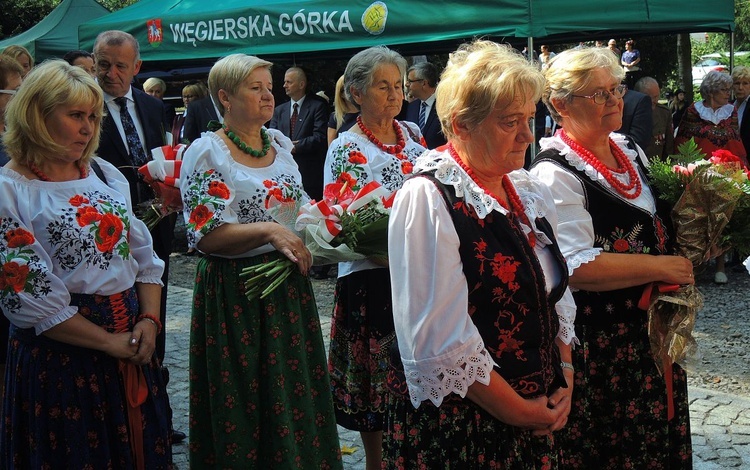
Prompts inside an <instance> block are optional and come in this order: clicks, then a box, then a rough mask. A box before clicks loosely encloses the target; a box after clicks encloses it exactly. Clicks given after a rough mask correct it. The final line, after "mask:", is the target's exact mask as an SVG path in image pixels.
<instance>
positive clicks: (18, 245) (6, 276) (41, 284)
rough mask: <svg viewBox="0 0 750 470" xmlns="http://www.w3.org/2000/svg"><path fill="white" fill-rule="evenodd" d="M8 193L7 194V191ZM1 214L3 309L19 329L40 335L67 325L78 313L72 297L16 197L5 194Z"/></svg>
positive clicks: (0, 298)
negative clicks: (22, 214) (17, 205)
mask: <svg viewBox="0 0 750 470" xmlns="http://www.w3.org/2000/svg"><path fill="white" fill-rule="evenodd" d="M3 192H5V191H3ZM2 199H3V202H2V203H1V204H2V206H0V207H1V209H2V210H0V213H2V214H3V217H0V306H2V311H3V313H4V314H5V316H6V317H8V319H9V320H10V321H11V322H12V323H13V324H14V325H16V326H18V327H19V328H32V327H33V328H34V329H35V331H36V333H37V334H41V333H42V332H44V331H46V330H48V329H49V328H51V327H53V326H55V325H57V324H60V323H62V322H64V321H65V320H67V319H69V318H70V317H72V316H73V315H75V314H76V312H77V311H78V310H77V309H76V308H75V307H71V306H70V294H69V293H68V289H67V288H66V287H65V284H63V282H62V280H60V278H58V277H57V276H55V275H54V274H53V273H52V269H51V266H52V262H51V260H50V258H49V256H48V255H47V253H45V252H44V249H43V247H42V246H41V244H40V243H39V242H38V241H37V240H36V237H35V236H34V233H33V232H32V231H31V230H30V229H29V227H28V226H26V225H25V224H23V223H22V222H21V219H20V216H19V214H18V211H17V208H15V207H11V204H13V201H15V196H14V195H13V194H4V195H2Z"/></svg>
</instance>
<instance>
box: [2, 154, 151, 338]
mask: <svg viewBox="0 0 750 470" xmlns="http://www.w3.org/2000/svg"><path fill="white" fill-rule="evenodd" d="M96 161H97V162H98V164H99V166H100V167H101V169H102V173H103V174H104V177H105V179H106V181H107V183H106V184H105V183H104V182H103V181H102V180H101V179H100V178H99V177H98V176H97V175H96V174H95V173H94V172H93V171H89V174H88V176H87V177H86V178H84V179H80V180H73V181H64V182H50V181H41V180H29V179H26V177H24V176H23V175H21V174H19V173H16V172H15V171H13V170H10V169H7V168H0V264H2V267H1V269H2V271H3V272H2V274H0V305H2V310H3V313H4V314H5V316H6V317H8V319H9V320H10V321H11V322H12V323H13V324H14V325H16V326H18V327H19V328H34V329H35V331H36V333H37V334H41V333H42V332H44V331H46V330H48V329H50V328H52V327H53V326H55V325H58V324H60V323H62V322H64V321H65V320H68V319H69V318H71V317H72V316H73V315H75V314H76V312H77V311H78V309H77V307H75V306H71V305H70V293H76V294H99V295H112V294H115V293H118V292H122V291H125V290H127V289H129V288H131V287H133V285H134V284H135V282H142V283H148V284H158V285H162V282H161V275H162V273H163V271H164V262H163V261H162V260H160V259H159V258H158V257H157V256H156V254H155V253H154V250H153V246H152V240H151V234H150V233H149V232H148V229H147V228H146V225H145V224H144V223H143V222H141V221H140V220H138V219H137V218H136V217H135V216H134V215H133V208H132V204H131V201H130V189H129V186H128V182H127V180H126V179H125V177H123V175H122V173H120V172H119V171H118V170H117V169H116V168H115V167H114V166H112V165H111V164H109V163H108V162H106V161H104V160H102V159H100V158H97V159H96Z"/></svg>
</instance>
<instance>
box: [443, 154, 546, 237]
mask: <svg viewBox="0 0 750 470" xmlns="http://www.w3.org/2000/svg"><path fill="white" fill-rule="evenodd" d="M448 152H449V153H450V155H451V157H453V159H454V160H455V161H456V163H458V166H460V167H461V168H462V169H463V170H464V171H465V172H466V174H467V175H469V178H471V179H472V180H473V181H474V183H475V184H476V185H477V186H479V187H480V188H482V190H484V192H485V193H487V194H489V195H490V196H492V198H494V199H495V200H496V201H497V202H498V204H500V205H501V206H502V207H503V209H505V210H506V211H507V212H508V214H510V215H511V218H513V217H518V218H519V219H521V223H523V224H524V225H526V226H527V227H529V228H531V229H532V231H531V232H529V235H528V239H529V245H531V247H532V248H534V246H535V245H536V236H535V235H534V231H533V228H532V226H531V222H530V221H529V217H528V216H527V215H526V211H524V209H523V203H522V202H521V197H520V196H519V195H518V192H517V191H516V188H515V186H513V183H512V182H511V181H510V177H509V176H508V174H507V173H506V174H504V175H503V189H504V190H505V194H506V195H507V196H508V202H510V206H511V207H512V208H511V207H508V205H507V204H506V203H505V201H503V200H502V199H501V198H499V197H497V196H496V195H495V194H494V193H493V192H492V191H490V190H489V189H487V187H485V186H484V185H483V184H482V183H481V182H480V181H479V179H478V178H477V177H476V175H475V174H474V171H472V169H471V168H469V166H468V165H467V164H465V163H464V162H463V160H461V157H459V156H458V153H457V152H456V149H455V148H454V147H453V144H448Z"/></svg>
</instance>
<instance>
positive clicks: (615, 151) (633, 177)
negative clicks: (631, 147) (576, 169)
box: [560, 130, 642, 199]
mask: <svg viewBox="0 0 750 470" xmlns="http://www.w3.org/2000/svg"><path fill="white" fill-rule="evenodd" d="M560 138H561V139H562V141H563V142H565V143H566V144H567V145H568V147H570V148H571V150H573V151H574V152H575V153H577V154H578V156H579V157H581V160H583V161H584V162H586V163H588V164H589V165H591V166H592V167H593V168H594V169H595V170H596V171H597V172H599V174H600V175H602V176H603V177H604V179H605V180H607V182H608V183H609V184H610V185H612V187H613V188H615V191H617V192H618V194H620V195H621V196H622V197H624V198H626V199H636V198H637V197H638V196H640V195H641V189H642V188H641V180H640V178H638V174H637V173H636V171H635V167H634V166H633V163H632V162H631V161H630V159H629V158H628V156H627V155H625V152H623V151H622V150H621V149H620V147H618V146H617V144H615V141H614V140H612V138H610V139H609V148H610V150H611V151H612V155H614V157H615V160H616V161H617V167H618V168H622V169H623V170H625V171H627V173H628V178H629V179H630V184H624V183H623V182H622V181H620V180H619V179H617V177H615V175H614V174H613V172H612V170H610V169H609V168H607V166H606V165H605V164H604V163H602V161H601V160H599V159H598V158H596V155H594V154H593V153H592V152H590V151H589V150H587V149H586V148H584V147H583V146H582V145H580V144H579V143H577V142H575V141H574V140H573V139H571V138H570V136H569V135H568V134H566V133H565V130H563V131H561V132H560Z"/></svg>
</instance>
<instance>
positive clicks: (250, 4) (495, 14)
mask: <svg viewBox="0 0 750 470" xmlns="http://www.w3.org/2000/svg"><path fill="white" fill-rule="evenodd" d="M108 29H119V30H123V31H127V32H129V33H131V34H132V35H133V36H135V37H136V38H137V39H138V41H139V42H140V44H141V56H142V59H143V60H144V61H146V62H149V61H186V60H187V61H190V60H197V59H213V58H216V57H221V56H225V55H227V54H231V53H236V52H243V53H249V54H257V55H262V56H267V55H274V54H289V53H295V54H300V53H313V52H314V53H315V54H316V56H318V57H319V56H321V55H323V56H327V57H336V56H342V55H345V54H346V55H351V54H350V53H349V52H350V51H349V52H347V53H343V52H342V51H346V50H351V49H361V48H365V47H369V46H373V45H380V44H386V45H389V46H397V45H398V46H399V50H400V51H401V52H402V53H415V54H418V53H424V51H425V50H430V51H435V50H439V49H440V47H441V44H450V46H449V47H453V46H454V45H455V43H456V42H458V41H461V40H465V39H467V38H471V37H473V36H489V37H493V38H501V39H504V40H511V38H547V39H546V40H547V41H555V40H558V41H562V40H563V39H564V38H565V37H569V38H573V37H575V38H585V36H586V35H593V34H598V35H603V34H607V35H617V33H618V32H620V33H621V34H623V35H637V34H658V33H668V32H678V31H727V32H729V31H732V30H733V29H734V1H733V0H715V1H713V2H693V3H692V4H691V5H690V8H686V7H685V4H684V2H683V1H682V0H636V1H631V2H604V1H593V2H592V1H591V0H501V1H486V2H477V1H476V0H471V1H466V0H461V1H445V0H432V1H430V2H417V1H409V0H399V1H395V0H394V1H388V0H382V1H372V0H367V1H358V0H354V1H349V0H347V1H342V2H337V1H332V0H280V1H275V2H269V1H267V0H224V1H222V2H221V3H216V4H215V3H213V2H207V1H205V0H141V1H140V2H138V3H136V4H134V5H132V6H130V7H128V8H124V9H122V10H120V11H117V12H115V13H112V14H110V15H107V16H104V17H101V18H98V19H96V20H93V21H89V22H87V23H84V24H82V25H81V26H80V28H79V39H80V43H81V46H82V47H84V48H88V49H90V48H91V47H92V46H93V42H94V39H95V38H96V35H97V34H98V33H99V32H101V31H105V30H108ZM427 43H429V44H427Z"/></svg>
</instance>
